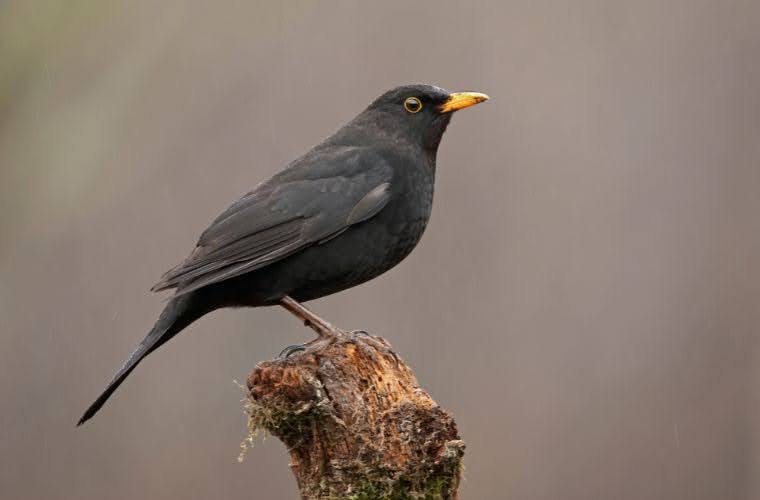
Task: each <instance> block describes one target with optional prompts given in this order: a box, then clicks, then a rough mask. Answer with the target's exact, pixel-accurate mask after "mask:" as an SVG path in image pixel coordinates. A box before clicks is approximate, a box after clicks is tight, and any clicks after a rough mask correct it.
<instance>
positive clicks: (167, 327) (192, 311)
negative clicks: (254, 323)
mask: <svg viewBox="0 0 760 500" xmlns="http://www.w3.org/2000/svg"><path fill="white" fill-rule="evenodd" d="M194 298H195V297H194V296H193V294H190V295H186V296H182V297H176V298H174V299H172V300H171V301H169V303H168V304H166V307H165V308H164V310H163V312H162V313H161V316H159V318H158V320H157V321H156V324H155V325H153V328H152V329H151V330H150V332H149V333H148V335H146V336H145V338H144V339H143V340H142V342H140V344H139V345H138V346H137V348H136V349H135V350H134V352H133V353H132V354H131V355H130V356H129V359H127V361H126V362H125V363H124V366H122V367H121V368H120V369H119V371H118V372H116V375H114V377H113V380H111V383H109V384H108V387H106V389H105V390H104V391H103V393H102V394H101V395H100V396H98V399H96V400H95V402H94V403H92V404H91V405H90V407H89V408H87V411H85V412H84V415H82V418H80V419H79V422H78V423H77V427H78V426H80V425H82V424H83V423H85V422H86V421H88V420H89V419H91V418H92V417H93V415H95V414H96V413H97V412H98V410H100V408H101V407H102V406H103V405H104V404H105V402H106V401H107V400H108V398H109V397H111V394H113V392H114V391H115V390H116V389H117V388H118V387H119V385H121V383H122V382H124V379H126V378H127V377H128V376H129V374H130V373H132V370H134V369H135V367H137V365H138V364H139V363H140V361H142V360H143V359H144V358H145V357H146V356H147V355H148V354H150V353H151V352H153V351H155V350H156V349H158V348H159V347H161V346H162V345H163V344H164V343H165V342H167V341H168V340H169V339H171V338H172V337H174V336H175V335H176V334H178V333H179V332H180V331H182V330H183V329H184V328H185V327H187V326H188V325H189V324H190V323H192V322H193V321H195V320H196V319H198V318H199V317H201V316H202V315H203V314H204V313H205V312H206V311H205V310H202V309H199V308H197V307H193V302H194Z"/></svg>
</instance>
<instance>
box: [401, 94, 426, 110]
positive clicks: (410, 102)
mask: <svg viewBox="0 0 760 500" xmlns="http://www.w3.org/2000/svg"><path fill="white" fill-rule="evenodd" d="M404 109H405V110H407V111H408V112H410V113H419V112H420V111H421V110H422V102H420V100H419V99H417V98H416V97H407V98H406V100H405V101H404Z"/></svg>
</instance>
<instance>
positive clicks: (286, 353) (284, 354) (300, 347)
mask: <svg viewBox="0 0 760 500" xmlns="http://www.w3.org/2000/svg"><path fill="white" fill-rule="evenodd" d="M307 348H308V345H307V344H293V345H289V346H288V347H286V348H285V349H283V350H282V351H280V354H278V355H277V357H278V358H289V357H290V356H292V355H293V354H295V353H297V352H302V351H305V350H306V349H307Z"/></svg>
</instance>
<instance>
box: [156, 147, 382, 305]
mask: <svg viewBox="0 0 760 500" xmlns="http://www.w3.org/2000/svg"><path fill="white" fill-rule="evenodd" d="M330 161H332V162H344V163H345V165H346V168H340V165H338V166H337V167H336V165H332V168H331V169H330V171H331V173H332V174H333V175H331V176H330V177H326V178H315V177H314V175H313V171H311V169H309V168H308V166H297V168H294V169H292V170H291V171H290V172H288V175H287V176H284V177H285V178H283V177H280V178H278V177H275V178H273V179H272V180H270V181H268V182H266V183H263V184H261V185H260V186H259V187H258V188H257V189H256V190H254V191H253V192H251V193H248V194H247V195H245V196H244V197H243V198H241V199H240V200H239V201H238V202H236V203H235V204H233V205H232V206H231V207H230V208H228V209H227V210H226V211H225V212H223V213H222V214H221V215H220V216H219V217H218V218H217V219H216V220H215V221H214V222H213V223H212V224H211V226H210V227H209V228H208V229H206V231H204V233H203V234H202V235H201V237H200V239H199V241H198V244H197V245H196V247H195V249H194V250H193V252H192V253H191V254H190V256H189V257H188V258H187V259H186V260H185V261H184V262H183V263H181V264H180V265H178V266H177V267H175V268H173V269H171V270H170V271H168V272H167V273H165V274H164V275H163V277H162V278H161V280H160V281H159V282H158V283H157V284H156V285H155V286H154V287H153V288H152V289H153V290H154V291H159V290H165V289H169V288H175V289H176V293H177V294H178V295H180V294H185V293H189V292H192V291H193V290H197V289H199V288H201V287H204V286H207V285H210V284H214V283H219V282H221V281H224V280H226V279H230V278H233V277H236V276H240V275H241V274H244V273H248V272H251V271H254V270H256V269H260V268H262V267H264V266H267V265H269V264H272V263H273V262H277V261H279V260H281V259H284V258H286V257H288V256H290V255H292V254H294V253H296V252H299V251H301V250H303V249H304V248H306V247H308V246H310V245H314V244H319V243H320V242H324V241H328V240H330V239H331V238H333V237H336V236H337V235H338V234H340V233H341V232H343V231H345V230H346V229H348V228H349V227H350V226H351V225H353V224H358V223H361V222H363V221H365V220H367V219H369V218H371V217H373V216H374V215H376V214H377V213H378V212H380V211H381V210H382V208H383V207H384V206H385V205H386V204H387V202H388V200H389V198H390V196H391V182H392V169H391V168H390V167H388V166H387V165H385V164H384V163H383V162H382V160H380V159H378V158H374V157H371V156H368V155H361V154H360V152H356V151H352V152H350V154H349V155H343V156H340V157H338V158H331V159H330ZM298 168H300V169H301V170H302V171H303V173H304V175H299V171H298ZM338 173H339V174H341V175H335V174H338ZM299 177H301V178H299Z"/></svg>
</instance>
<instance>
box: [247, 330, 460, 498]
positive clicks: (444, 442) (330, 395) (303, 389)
mask: <svg viewBox="0 0 760 500" xmlns="http://www.w3.org/2000/svg"><path fill="white" fill-rule="evenodd" d="M248 391H249V397H248V401H247V403H246V410H247V412H248V415H249V429H250V431H251V435H254V434H255V433H256V432H257V431H259V430H262V429H263V430H266V431H267V432H269V433H271V434H273V435H274V436H276V437H277V438H279V439H280V440H281V441H282V442H283V443H284V444H285V446H286V447H287V449H288V451H289V452H290V458H291V463H290V466H291V468H292V470H293V473H294V474H295V476H296V480H297V482H298V487H299V490H300V494H301V496H302V498H306V499H313V498H320V499H321V498H355V499H370V498H397V499H403V498H431V499H435V498H442V499H451V498H456V497H457V488H458V485H459V478H460V473H461V469H462V456H463V454H464V447H465V445H464V442H463V441H462V440H461V439H460V438H459V434H458V432H457V428H456V423H455V422H454V420H453V419H452V418H451V416H449V415H448V414H447V413H446V412H445V411H444V410H443V409H441V408H440V406H438V404H437V403H436V402H435V401H434V400H433V399H432V398H431V397H430V395H429V394H428V393H427V392H425V390H423V389H422V388H421V387H420V386H419V384H418V383H417V380H416V378H415V376H414V374H413V373H412V371H411V369H410V368H409V367H408V366H407V365H406V364H405V363H404V362H403V361H402V360H401V359H400V358H399V357H398V356H397V355H396V354H395V353H394V352H393V351H392V350H391V347H390V345H389V344H388V343H387V342H386V341H385V340H384V339H382V338H379V337H373V336H369V335H365V334H345V335H343V336H341V337H340V338H338V340H337V341H335V342H334V343H331V344H329V345H323V346H321V347H316V348H314V349H313V350H309V351H307V352H303V353H299V354H296V355H293V356H291V357H290V358H287V359H276V360H273V361H266V362H262V363H259V364H258V365H257V366H256V368H255V369H254V370H253V372H252V373H251V374H250V376H249V378H248Z"/></svg>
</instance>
